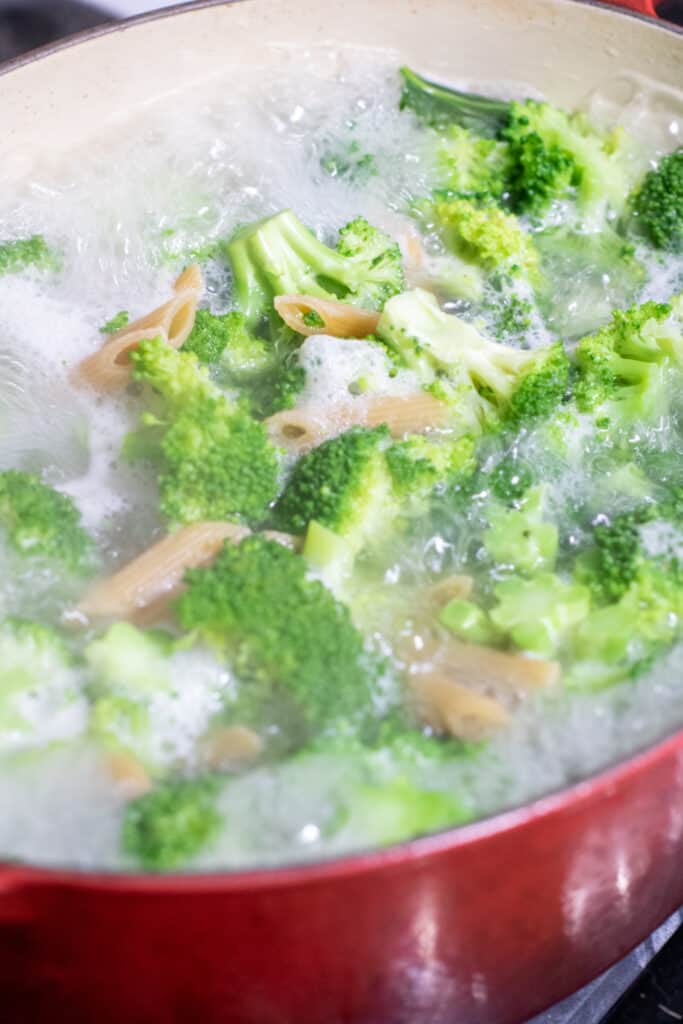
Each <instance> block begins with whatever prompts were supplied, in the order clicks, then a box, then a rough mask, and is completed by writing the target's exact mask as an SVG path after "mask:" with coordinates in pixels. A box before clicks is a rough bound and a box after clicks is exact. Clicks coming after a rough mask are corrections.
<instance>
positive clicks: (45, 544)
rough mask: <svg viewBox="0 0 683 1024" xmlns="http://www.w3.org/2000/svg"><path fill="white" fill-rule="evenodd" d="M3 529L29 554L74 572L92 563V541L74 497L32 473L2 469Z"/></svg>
mask: <svg viewBox="0 0 683 1024" xmlns="http://www.w3.org/2000/svg"><path fill="white" fill-rule="evenodd" d="M0 529H2V530H4V531H5V533H6V536H7V539H8V541H9V543H10V544H11V546H12V547H13V548H14V549H15V550H16V551H18V552H19V553H20V554H22V555H24V556H26V557H29V558H41V559H45V560H48V561H55V562H58V563H59V564H60V565H62V566H63V567H64V568H65V569H68V570H69V571H71V572H82V571H85V570H87V569H88V568H90V567H91V566H92V564H93V559H94V548H93V544H92V541H91V540H90V537H89V536H88V534H87V533H86V532H85V530H84V529H83V527H82V526H81V517H80V513H79V511H78V509H77V508H76V505H75V504H74V502H73V500H72V499H71V498H69V497H68V496H67V495H66V494H62V493H61V492H60V491H56V490H53V488H52V487H48V486H47V485H46V484H44V483H42V482H41V480H40V479H39V478H38V477H37V476H35V475H34V474H32V473H24V472H21V471H20V470H16V469H7V470H4V471H2V472H0Z"/></svg>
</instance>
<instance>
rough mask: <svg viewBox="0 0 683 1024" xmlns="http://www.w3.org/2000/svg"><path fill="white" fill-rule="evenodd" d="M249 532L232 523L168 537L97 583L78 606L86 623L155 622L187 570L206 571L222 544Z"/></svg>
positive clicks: (208, 525) (184, 530) (204, 526)
mask: <svg viewBox="0 0 683 1024" xmlns="http://www.w3.org/2000/svg"><path fill="white" fill-rule="evenodd" d="M249 533H250V530H249V529H248V528H247V527H246V526H238V525H237V524H235V523H223V522H220V523H219V522H206V523H193V524H192V525H191V526H184V527H183V528H182V529H180V530H178V531H177V532H176V533H170V534H169V535H168V536H167V537H164V538H163V540H160V541H159V542H158V543H157V544H154V545H153V546H152V547H151V548H148V550H147V551H145V552H143V554H141V555H139V556H138V557H137V558H134V559H133V561H132V562H129V563H128V565H126V566H124V567H123V569H121V570H119V572H117V573H115V574H114V575H113V576H110V577H109V578H108V579H105V580H102V581H100V582H99V583H96V584H95V585H94V586H93V587H92V588H91V589H90V590H89V591H88V592H87V593H86V594H85V596H84V598H83V600H82V601H81V602H80V604H79V606H78V608H77V610H76V615H77V616H81V617H82V618H83V619H84V620H86V621H90V620H92V619H129V620H131V621H134V622H138V623H140V622H147V621H153V619H154V618H158V617H160V615H161V614H163V611H164V610H165V609H166V608H167V607H168V604H169V602H170V601H172V600H173V598H174V597H176V596H177V594H179V593H180V589H181V586H182V580H183V576H184V575H185V570H186V569H193V568H197V567H199V566H202V565H208V564H209V563H210V562H211V561H212V560H213V559H214V558H215V557H216V555H217V554H218V552H219V551H220V549H221V548H222V546H223V544H224V542H225V541H226V540H230V541H233V542H238V541H240V540H242V538H243V537H246V536H247V535H248V534H249Z"/></svg>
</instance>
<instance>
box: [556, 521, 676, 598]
mask: <svg viewBox="0 0 683 1024" xmlns="http://www.w3.org/2000/svg"><path fill="white" fill-rule="evenodd" d="M656 514H657V513H656V511H655V508H654V507H653V506H652V505H641V506H640V508H636V509H634V510H633V511H631V512H622V513H621V514H619V515H615V516H613V517H612V518H611V519H607V517H605V516H601V517H600V519H599V521H598V522H596V524H595V526H594V527H593V537H592V539H593V546H592V548H591V549H590V550H589V551H587V552H586V554H585V556H584V557H582V558H580V559H579V560H578V563H577V567H576V575H577V578H578V579H580V580H581V581H582V582H585V583H587V584H588V585H589V586H590V588H591V591H592V593H593V596H594V598H595V599H596V600H597V601H598V602H599V603H601V604H611V603H612V602H613V601H618V600H619V599H620V598H621V597H622V596H623V595H624V594H625V593H626V591H627V590H628V588H629V587H630V586H631V584H632V583H633V581H634V580H635V579H636V577H637V575H638V571H639V569H640V566H641V565H642V563H643V552H642V549H641V540H640V528H641V527H642V526H643V524H644V523H647V522H649V521H651V520H652V519H653V518H655V516H656Z"/></svg>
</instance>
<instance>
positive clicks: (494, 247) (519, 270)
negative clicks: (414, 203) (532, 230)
mask: <svg viewBox="0 0 683 1024" xmlns="http://www.w3.org/2000/svg"><path fill="white" fill-rule="evenodd" d="M418 209H419V213H420V215H421V216H422V217H423V218H424V219H425V221H426V226H427V227H430V228H431V227H435V228H436V230H437V231H438V232H439V234H440V235H441V237H442V239H443V242H444V244H445V245H446V247H447V248H448V249H449V250H450V251H451V252H453V253H454V254H455V255H456V256H458V257H459V258H460V259H463V260H465V261H467V262H471V263H474V264H476V265H478V266H480V267H481V268H482V269H483V270H485V271H488V272H490V271H494V270H498V271H501V272H503V273H506V274H509V275H510V276H512V277H514V276H519V275H522V276H526V277H528V278H530V279H534V278H535V277H536V274H537V271H538V253H537V252H536V249H535V247H534V243H533V241H532V238H531V236H530V235H529V234H527V232H526V231H525V230H524V228H523V227H522V225H521V224H520V222H519V221H518V219H517V217H515V215H514V214H512V213H506V212H505V211H504V210H501V209H499V208H498V207H497V206H492V205H489V206H478V205H476V204H475V203H474V202H473V201H472V200H471V199H451V198H437V199H436V200H434V201H432V202H429V203H422V204H420V205H419V207H418Z"/></svg>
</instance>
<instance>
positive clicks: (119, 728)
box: [84, 622, 222, 774]
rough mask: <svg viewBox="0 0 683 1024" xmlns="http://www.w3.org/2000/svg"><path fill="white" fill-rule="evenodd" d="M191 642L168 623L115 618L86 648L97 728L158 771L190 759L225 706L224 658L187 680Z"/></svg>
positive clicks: (110, 743)
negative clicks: (147, 625)
mask: <svg viewBox="0 0 683 1024" xmlns="http://www.w3.org/2000/svg"><path fill="white" fill-rule="evenodd" d="M186 644H187V641H182V642H180V641H177V640H175V639H174V637H172V636H171V634H169V633H166V632H163V631H162V630H140V629H137V628H136V627H135V626H131V625H129V624H128V623H127V622H117V623H115V624H114V625H113V626H111V627H110V628H109V629H108V630H107V631H106V633H104V634H103V635H102V636H100V637H98V638H97V639H95V640H93V641H91V643H89V644H88V646H87V647H86V648H85V651H84V656H85V661H86V665H87V669H88V677H89V688H90V694H91V697H92V699H93V708H92V715H91V721H90V731H91V734H92V735H93V736H94V737H95V738H96V739H97V740H98V741H99V742H101V743H102V744H103V745H104V746H105V747H107V748H109V749H112V750H117V751H118V750H123V751H126V752H127V753H130V754H132V755H133V756H134V757H135V758H136V759H137V760H138V761H140V762H141V763H142V764H143V765H144V766H145V768H146V769H147V770H148V771H149V772H150V773H152V774H157V773H159V772H161V771H164V770H165V769H167V768H168V766H169V765H170V764H173V763H175V762H177V761H178V760H181V759H187V757H188V756H189V755H190V754H191V752H192V745H193V743H194V742H195V741H196V740H197V739H199V738H200V737H201V736H202V735H203V734H204V732H205V731H206V729H207V728H208V726H209V722H210V719H211V718H212V716H213V715H214V714H216V713H217V711H218V710H219V708H220V693H221V682H220V680H221V670H222V666H221V665H220V664H219V663H218V662H216V663H215V672H214V673H208V672H207V673H202V676H201V680H200V679H198V680H197V681H196V682H195V683H194V684H193V686H192V687H191V688H188V685H187V680H186V672H187V666H186V664H185V662H184V660H183V659H184V654H183V648H184V646H185V645H186ZM195 669H196V662H195ZM179 681H181V682H182V683H183V684H185V685H184V686H183V685H179ZM190 708H191V717H190V716H189V715H188V711H189V710H190Z"/></svg>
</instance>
